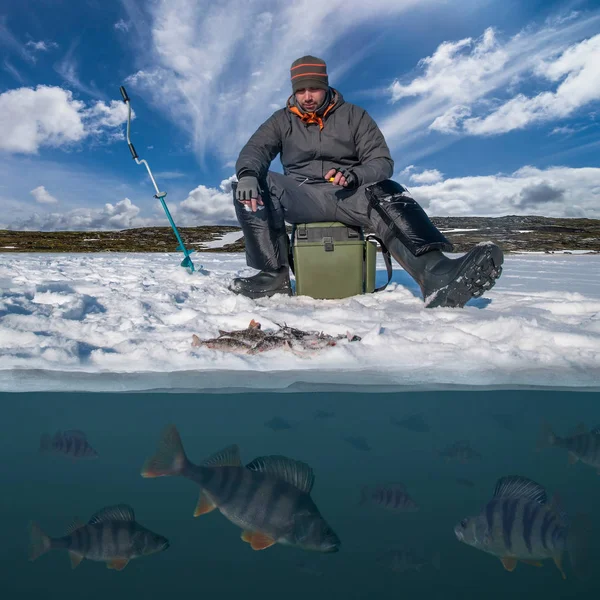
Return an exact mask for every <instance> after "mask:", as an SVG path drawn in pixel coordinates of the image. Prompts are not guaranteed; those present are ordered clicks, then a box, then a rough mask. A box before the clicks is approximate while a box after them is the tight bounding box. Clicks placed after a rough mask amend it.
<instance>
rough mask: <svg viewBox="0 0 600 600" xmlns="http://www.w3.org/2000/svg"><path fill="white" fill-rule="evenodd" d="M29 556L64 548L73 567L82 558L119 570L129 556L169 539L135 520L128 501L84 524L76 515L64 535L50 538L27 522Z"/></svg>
mask: <svg viewBox="0 0 600 600" xmlns="http://www.w3.org/2000/svg"><path fill="white" fill-rule="evenodd" d="M29 533H30V547H29V560H30V561H34V560H36V559H37V558H39V557H40V556H42V555H43V554H46V552H48V551H50V550H67V551H68V553H69V557H70V559H71V567H72V568H73V569H75V568H76V567H77V566H78V565H79V564H80V563H81V561H82V560H83V559H84V558H87V559H88V560H93V561H99V562H105V563H106V566H107V567H108V568H109V569H116V570H117V571H122V570H123V569H124V568H125V567H126V566H127V564H128V563H129V561H130V560H133V559H134V558H140V557H142V556H148V555H150V554H156V553H157V552H163V551H164V550H166V549H167V548H168V547H169V545H170V543H169V540H168V539H167V538H166V537H164V536H162V535H159V534H158V533H154V532H153V531H150V530H149V529H146V528H145V527H143V526H142V525H140V524H139V523H137V522H136V520H135V514H134V511H133V508H131V506H129V505H127V504H117V505H115V506H107V507H105V508H103V509H101V510H99V511H98V512H96V513H94V514H93V515H92V517H91V518H90V520H89V521H88V522H87V524H84V523H82V522H80V521H79V519H75V520H74V522H73V524H72V525H71V527H69V529H68V530H67V533H66V535H65V536H63V537H58V538H51V537H50V536H48V535H46V534H45V533H44V532H43V531H42V529H41V528H40V526H39V525H38V524H37V523H35V522H33V521H32V522H30V524H29Z"/></svg>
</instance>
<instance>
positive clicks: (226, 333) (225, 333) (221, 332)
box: [217, 329, 231, 336]
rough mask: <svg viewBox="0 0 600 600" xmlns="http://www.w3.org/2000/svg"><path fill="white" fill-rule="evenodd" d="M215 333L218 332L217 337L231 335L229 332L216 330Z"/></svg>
mask: <svg viewBox="0 0 600 600" xmlns="http://www.w3.org/2000/svg"><path fill="white" fill-rule="evenodd" d="M217 331H218V332H219V336H222V335H228V334H229V333H231V332H230V331H225V330H223V329H217Z"/></svg>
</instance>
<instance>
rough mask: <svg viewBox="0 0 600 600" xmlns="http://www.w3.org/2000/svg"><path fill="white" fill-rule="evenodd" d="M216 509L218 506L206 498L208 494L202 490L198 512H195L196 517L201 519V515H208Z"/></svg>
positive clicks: (197, 506) (197, 507)
mask: <svg viewBox="0 0 600 600" xmlns="http://www.w3.org/2000/svg"><path fill="white" fill-rule="evenodd" d="M215 508H217V506H216V504H214V503H213V502H212V501H211V500H209V499H208V498H207V497H206V494H205V493H204V492H203V491H202V490H201V491H200V498H198V504H197V505H196V510H195V511H194V516H195V517H199V516H200V515H206V514H208V513H209V512H212V511H213V510H215Z"/></svg>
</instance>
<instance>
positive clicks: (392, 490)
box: [360, 483, 419, 512]
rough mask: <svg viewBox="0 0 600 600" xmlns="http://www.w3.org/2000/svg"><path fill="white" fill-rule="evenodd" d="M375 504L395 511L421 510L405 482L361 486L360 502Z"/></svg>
mask: <svg viewBox="0 0 600 600" xmlns="http://www.w3.org/2000/svg"><path fill="white" fill-rule="evenodd" d="M367 503H370V504H374V505H375V506H380V507H381V508H385V509H386V510H390V511H394V512H414V511H417V510H419V506H418V504H417V503H416V502H415V501H414V500H413V499H412V498H411V497H410V496H409V494H408V492H407V491H406V486H405V485H404V484H403V483H389V484H386V485H376V486H374V487H370V486H368V485H363V486H362V488H361V499H360V504H361V505H363V504H367Z"/></svg>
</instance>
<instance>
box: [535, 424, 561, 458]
mask: <svg viewBox="0 0 600 600" xmlns="http://www.w3.org/2000/svg"><path fill="white" fill-rule="evenodd" d="M558 440H559V438H558V436H557V435H556V434H555V433H554V431H552V427H551V426H550V423H548V421H546V420H545V419H544V420H543V421H542V429H541V431H540V436H539V438H538V441H537V446H536V450H538V451H539V450H543V449H544V448H550V447H551V446H556V445H557V442H558Z"/></svg>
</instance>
